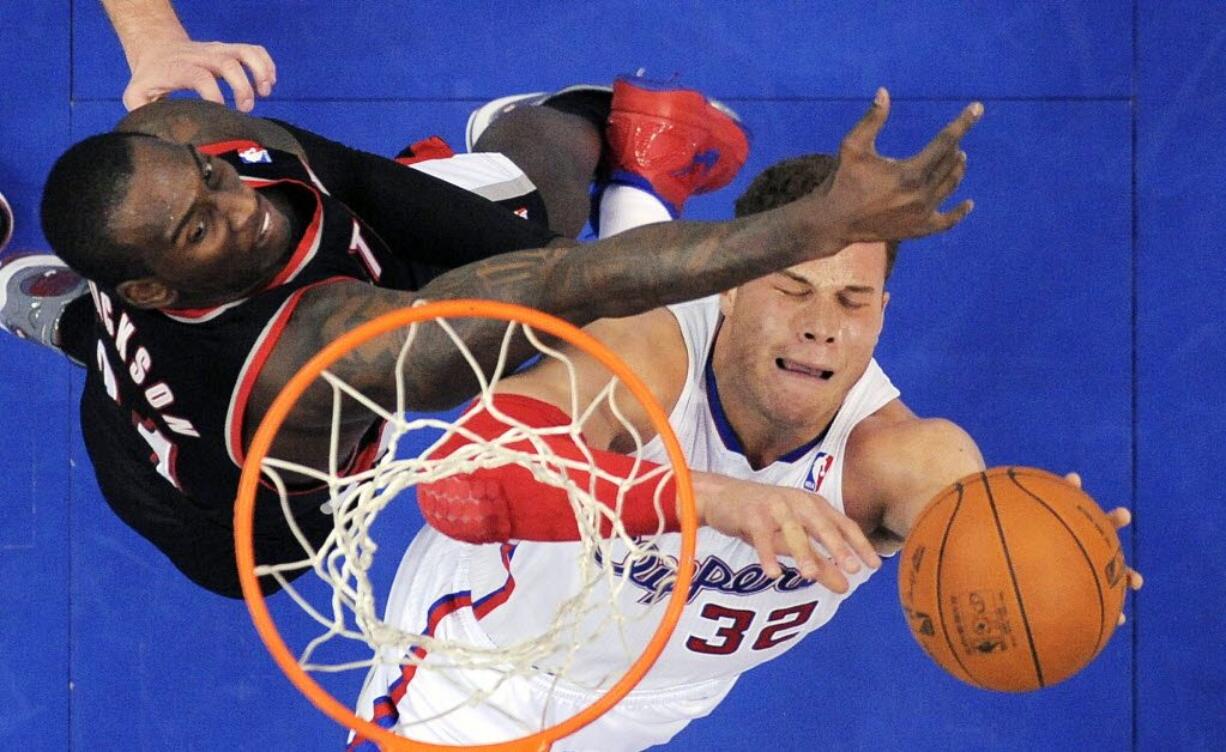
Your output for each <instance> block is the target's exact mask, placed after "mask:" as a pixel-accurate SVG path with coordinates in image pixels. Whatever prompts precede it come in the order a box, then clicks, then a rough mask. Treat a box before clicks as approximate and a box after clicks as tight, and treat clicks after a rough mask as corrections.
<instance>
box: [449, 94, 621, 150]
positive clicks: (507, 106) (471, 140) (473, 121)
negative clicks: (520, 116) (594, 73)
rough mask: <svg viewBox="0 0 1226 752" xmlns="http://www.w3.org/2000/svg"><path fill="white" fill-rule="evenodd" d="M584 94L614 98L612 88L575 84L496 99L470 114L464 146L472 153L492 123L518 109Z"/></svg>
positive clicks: (465, 130)
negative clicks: (570, 95) (563, 87)
mask: <svg viewBox="0 0 1226 752" xmlns="http://www.w3.org/2000/svg"><path fill="white" fill-rule="evenodd" d="M583 92H592V93H596V94H600V95H602V96H605V95H607V96H608V97H609V98H610V99H612V97H613V87H612V86H595V85H592V84H575V85H574V86H567V87H566V88H565V89H559V90H557V91H536V92H532V93H531V94H511V95H510V96H506V97H501V98H499V99H495V100H493V101H492V102H486V103H485V104H483V105H481V106H480V107H478V108H477V109H475V110H473V111H472V113H470V114H469V116H468V125H467V126H465V128H464V146H465V148H467V149H468V151H472V150H473V145H474V144H476V143H477V139H479V138H481V134H482V133H485V129H486V128H488V127H490V124H491V123H493V122H494V121H495V120H497V119H498V118H500V117H502V116H503V115H505V114H507V113H508V112H510V111H511V110H514V109H516V108H517V107H538V106H540V105H542V104H545V103H546V102H549V101H551V100H554V99H560V98H562V97H565V96H567V95H569V94H578V93H583Z"/></svg>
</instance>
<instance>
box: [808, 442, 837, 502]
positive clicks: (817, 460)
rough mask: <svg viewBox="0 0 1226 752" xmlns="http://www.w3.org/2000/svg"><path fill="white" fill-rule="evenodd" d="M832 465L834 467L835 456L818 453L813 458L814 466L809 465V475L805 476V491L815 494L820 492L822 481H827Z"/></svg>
mask: <svg viewBox="0 0 1226 752" xmlns="http://www.w3.org/2000/svg"><path fill="white" fill-rule="evenodd" d="M832 465H834V455H830V454H826V453H825V452H818V453H817V456H816V457H814V458H813V464H811V465H809V474H808V475H807V476H805V490H806V491H812V492H813V493H817V492H818V491H820V490H821V487H822V481H824V480H826V473H828V472H830V467H831V466H832Z"/></svg>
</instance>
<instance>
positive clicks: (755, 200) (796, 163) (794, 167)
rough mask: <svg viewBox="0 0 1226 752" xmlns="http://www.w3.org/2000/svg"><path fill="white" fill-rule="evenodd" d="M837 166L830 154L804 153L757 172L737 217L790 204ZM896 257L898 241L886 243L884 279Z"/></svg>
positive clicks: (891, 268)
mask: <svg viewBox="0 0 1226 752" xmlns="http://www.w3.org/2000/svg"><path fill="white" fill-rule="evenodd" d="M837 167H838V160H836V159H835V158H834V157H832V156H830V155H829V154H805V155H803V156H800V157H794V158H792V159H785V160H783V161H782V162H776V163H775V164H773V165H771V166H770V167H767V168H766V169H765V170H763V171H762V172H761V173H759V174H758V176H757V177H756V178H754V179H753V182H752V183H750V184H749V187H748V188H746V189H745V192H744V193H742V194H741V197H740V198H738V199H737V200H736V216H738V217H745V216H748V215H750V214H757V213H759V212H764V211H767V210H769V209H777V208H779V207H780V206H783V205H784V204H790V203H792V202H793V201H795V200H796V199H798V198H801V197H802V196H806V195H808V194H810V193H812V192H813V191H814V190H815V189H816V188H817V187H818V186H820V185H821V184H822V183H825V182H826V180H827V179H828V178H830V176H831V175H833V174H834V171H835V169H836V168H837ZM897 257H898V241H897V240H891V241H888V242H887V243H886V244H885V277H886V279H889V278H890V272H892V271H894V259H896V258H897Z"/></svg>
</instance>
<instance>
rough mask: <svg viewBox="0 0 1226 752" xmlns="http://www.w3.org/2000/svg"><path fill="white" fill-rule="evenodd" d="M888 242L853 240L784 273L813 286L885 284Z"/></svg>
mask: <svg viewBox="0 0 1226 752" xmlns="http://www.w3.org/2000/svg"><path fill="white" fill-rule="evenodd" d="M885 263H886V251H885V243H852V244H851V245H849V246H847V247H846V248H844V249H843V250H842V251H839V252H838V253H836V254H835V255H833V256H828V257H827V258H822V259H816V260H814V261H806V262H805V263H803V264H797V265H796V266H792V267H788V269H787V270H786V271H785V274H786V275H787V276H789V277H794V278H798V279H803V280H804V281H805V282H808V283H809V284H811V285H815V286H817V285H837V286H845V285H854V286H860V287H874V288H876V289H878V290H881V289H883V288H884V287H885Z"/></svg>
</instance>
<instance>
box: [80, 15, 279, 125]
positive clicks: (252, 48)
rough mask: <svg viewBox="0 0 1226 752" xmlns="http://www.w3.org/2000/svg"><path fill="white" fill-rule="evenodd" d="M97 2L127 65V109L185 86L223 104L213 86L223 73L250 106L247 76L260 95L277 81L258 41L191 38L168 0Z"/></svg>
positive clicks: (241, 104)
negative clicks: (232, 42)
mask: <svg viewBox="0 0 1226 752" xmlns="http://www.w3.org/2000/svg"><path fill="white" fill-rule="evenodd" d="M102 6H103V7H104V8H106V13H107V15H108V16H109V17H110V19H111V24H112V25H113V26H114V27H115V33H116V34H117V35H118V36H119V43H120V44H122V45H123V52H124V56H125V57H127V59H128V68H129V69H130V70H131V71H132V80H131V81H130V82H129V83H128V86H127V88H126V89H125V90H124V93H123V104H124V107H127V108H128V109H129V110H134V109H136V108H138V107H140V106H141V105H144V104H148V103H149V102H152V101H154V100H156V99H158V98H160V97H163V96H165V95H167V94H170V93H171V92H174V91H182V90H187V89H192V90H195V92H196V93H197V94H199V95H200V96H201V97H202V98H203V99H206V100H208V101H210V102H216V103H217V104H225V99H224V98H223V97H222V94H221V89H220V88H218V86H217V79H219V78H222V79H225V81H226V83H227V84H229V86H230V89H231V90H232V91H233V92H234V105H235V106H236V107H238V109H240V110H242V111H243V112H250V111H251V109H252V108H253V107H254V106H255V92H254V91H253V90H252V87H251V84H252V81H254V82H255V88H256V90H258V91H259V94H260V96H262V97H266V96H268V95H269V94H271V93H272V87H273V85H275V84H276V83H277V66H276V64H275V63H273V61H272V58H271V57H270V56H269V54H268V51H267V50H265V49H264V48H263V47H261V46H260V45H258V44H225V43H222V42H193V41H192V40H191V38H190V37H188V35H187V31H186V30H185V29H184V28H183V24H182V23H181V22H180V21H179V17H178V16H177V15H175V10H174V7H173V6H171V4H170V0H102ZM248 75H250V78H248Z"/></svg>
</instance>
